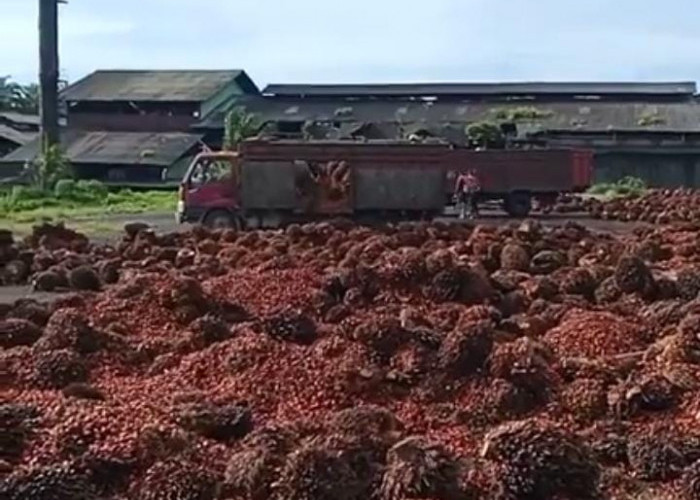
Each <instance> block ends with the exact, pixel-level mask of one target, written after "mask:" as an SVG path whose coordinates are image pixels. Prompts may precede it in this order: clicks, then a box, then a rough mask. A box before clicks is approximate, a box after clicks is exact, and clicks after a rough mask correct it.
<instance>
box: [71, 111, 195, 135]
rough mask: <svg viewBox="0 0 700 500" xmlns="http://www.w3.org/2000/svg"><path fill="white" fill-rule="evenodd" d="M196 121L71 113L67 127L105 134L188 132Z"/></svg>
mask: <svg viewBox="0 0 700 500" xmlns="http://www.w3.org/2000/svg"><path fill="white" fill-rule="evenodd" d="M196 121H197V118H195V117H194V116H182V115H175V116H168V115H160V114H150V115H148V114H147V115H137V114H104V113H71V114H70V115H69V118H68V127H69V128H72V129H76V130H100V131H106V132H189V129H190V127H191V126H192V125H193V124H194V123H195V122H196Z"/></svg>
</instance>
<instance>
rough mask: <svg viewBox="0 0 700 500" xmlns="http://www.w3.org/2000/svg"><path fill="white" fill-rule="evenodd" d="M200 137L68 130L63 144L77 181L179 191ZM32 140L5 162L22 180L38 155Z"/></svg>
mask: <svg viewBox="0 0 700 500" xmlns="http://www.w3.org/2000/svg"><path fill="white" fill-rule="evenodd" d="M200 139H201V136H200V135H197V134H189V133H182V132H98V131H81V130H66V131H64V132H63V134H62V137H61V144H62V147H63V150H64V152H65V155H66V158H67V159H68V161H69V162H70V164H71V166H72V168H73V171H74V173H75V176H76V177H77V178H79V179H96V180H99V181H101V182H103V183H105V184H108V185H115V186H122V187H153V186H158V187H175V186H177V185H178V184H179V181H180V179H181V178H182V176H183V175H184V173H185V170H186V168H187V166H188V165H189V162H190V160H191V158H192V156H194V155H195V154H196V153H197V151H198V150H199V148H200V146H201V143H200ZM39 149H40V141H39V140H38V139H37V140H34V141H32V142H31V143H29V144H27V145H26V146H25V147H23V148H20V149H18V150H17V151H14V152H12V153H10V154H9V155H7V156H6V157H4V158H3V159H2V161H1V162H2V167H3V169H5V170H6V171H9V172H12V175H18V174H19V172H21V170H22V168H23V167H24V165H25V164H27V163H29V162H32V161H33V160H34V159H35V158H36V157H37V155H38V154H39Z"/></svg>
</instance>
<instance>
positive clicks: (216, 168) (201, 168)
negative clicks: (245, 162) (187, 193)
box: [190, 158, 231, 186]
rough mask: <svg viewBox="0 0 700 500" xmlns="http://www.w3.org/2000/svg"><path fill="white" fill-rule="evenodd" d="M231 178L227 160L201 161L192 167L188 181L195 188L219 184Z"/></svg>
mask: <svg viewBox="0 0 700 500" xmlns="http://www.w3.org/2000/svg"><path fill="white" fill-rule="evenodd" d="M230 177H231V163H230V162H229V161H228V160H217V159H211V158H203V159H201V160H200V161H199V162H198V163H197V164H196V165H195V167H194V170H193V171H192V176H191V177H190V181H191V182H192V184H194V185H195V186H202V185H204V184H212V183H215V182H221V181H224V180H226V179H227V178H230Z"/></svg>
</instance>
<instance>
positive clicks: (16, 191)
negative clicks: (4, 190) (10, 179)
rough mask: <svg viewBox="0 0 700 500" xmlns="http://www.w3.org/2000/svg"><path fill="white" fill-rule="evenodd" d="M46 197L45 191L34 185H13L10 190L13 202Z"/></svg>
mask: <svg viewBox="0 0 700 500" xmlns="http://www.w3.org/2000/svg"><path fill="white" fill-rule="evenodd" d="M44 197H46V193H45V192H44V191H42V190H41V189H39V188H38V187H34V186H13V187H12V190H11V191H10V198H11V199H12V202H14V203H20V202H23V201H30V200H41V199H43V198H44Z"/></svg>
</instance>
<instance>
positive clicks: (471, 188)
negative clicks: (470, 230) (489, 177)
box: [455, 170, 481, 219]
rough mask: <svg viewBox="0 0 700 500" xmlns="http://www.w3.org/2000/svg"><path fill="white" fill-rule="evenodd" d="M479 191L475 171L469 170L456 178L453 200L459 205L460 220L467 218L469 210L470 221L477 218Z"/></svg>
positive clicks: (479, 187) (479, 186)
mask: <svg viewBox="0 0 700 500" xmlns="http://www.w3.org/2000/svg"><path fill="white" fill-rule="evenodd" d="M479 191H481V185H480V183H479V178H478V177H477V176H476V171H475V170H469V171H468V172H466V173H460V174H459V175H458V176H457V181H456V183H455V198H456V199H457V202H458V203H459V204H460V211H459V218H460V219H465V218H466V217H467V209H469V218H470V219H473V218H475V217H478V216H479V207H478V205H477V195H478V193H479Z"/></svg>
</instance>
